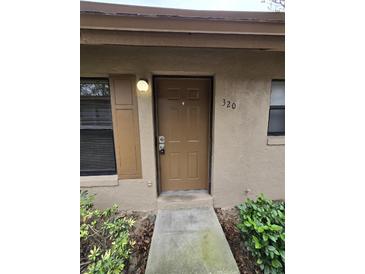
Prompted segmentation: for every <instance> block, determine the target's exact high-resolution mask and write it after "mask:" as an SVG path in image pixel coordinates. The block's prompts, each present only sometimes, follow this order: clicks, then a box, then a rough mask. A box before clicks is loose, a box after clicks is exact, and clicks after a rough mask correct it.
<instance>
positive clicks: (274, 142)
mask: <svg viewBox="0 0 365 274" xmlns="http://www.w3.org/2000/svg"><path fill="white" fill-rule="evenodd" d="M267 145H269V146H283V145H285V136H267Z"/></svg>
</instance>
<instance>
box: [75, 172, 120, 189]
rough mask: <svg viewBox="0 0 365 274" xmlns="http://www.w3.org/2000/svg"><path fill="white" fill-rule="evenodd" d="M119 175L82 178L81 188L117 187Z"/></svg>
mask: <svg viewBox="0 0 365 274" xmlns="http://www.w3.org/2000/svg"><path fill="white" fill-rule="evenodd" d="M118 184H119V182H118V175H100V176H80V187H95V186H117V185H118Z"/></svg>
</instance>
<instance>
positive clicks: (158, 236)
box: [146, 207, 239, 274]
mask: <svg viewBox="0 0 365 274" xmlns="http://www.w3.org/2000/svg"><path fill="white" fill-rule="evenodd" d="M174 273H179V274H192V273H199V274H204V273H211V274H216V273H232V274H239V270H238V267H237V264H236V262H235V260H234V258H233V255H232V252H231V250H230V247H229V245H228V242H227V240H226V238H225V235H224V233H223V230H222V228H221V226H220V224H219V221H218V219H217V216H216V215H215V212H214V210H213V207H205V208H203V207H202V208H189V209H164V210H159V211H158V213H157V218H156V222H155V229H154V232H153V236H152V244H151V248H150V251H149V256H148V262H147V267H146V274H174Z"/></svg>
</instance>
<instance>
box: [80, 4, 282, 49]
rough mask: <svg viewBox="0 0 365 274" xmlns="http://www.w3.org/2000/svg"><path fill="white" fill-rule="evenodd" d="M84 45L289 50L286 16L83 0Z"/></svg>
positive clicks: (82, 35) (82, 34) (82, 33)
mask: <svg viewBox="0 0 365 274" xmlns="http://www.w3.org/2000/svg"><path fill="white" fill-rule="evenodd" d="M80 34H81V44H89V45H90V44H91V45H136V46H174V47H175V46H179V47H208V48H248V49H260V50H274V51H284V40H285V14H284V13H269V12H228V11H196V10H178V9H165V8H152V7H139V6H128V5H116V4H105V3H95V2H81V8H80Z"/></svg>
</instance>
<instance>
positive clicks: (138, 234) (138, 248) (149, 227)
mask: <svg viewBox="0 0 365 274" xmlns="http://www.w3.org/2000/svg"><path fill="white" fill-rule="evenodd" d="M121 214H122V216H126V217H132V218H133V219H134V220H135V224H134V226H133V229H132V231H131V234H130V237H131V239H133V240H134V241H135V242H136V243H135V245H134V246H133V251H132V254H131V256H130V258H129V264H128V270H127V271H126V273H128V274H129V273H133V274H144V273H145V270H146V265H147V258H148V251H149V250H150V245H151V241H152V234H153V228H154V225H155V219H156V215H155V214H153V213H144V212H122V213H121Z"/></svg>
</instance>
